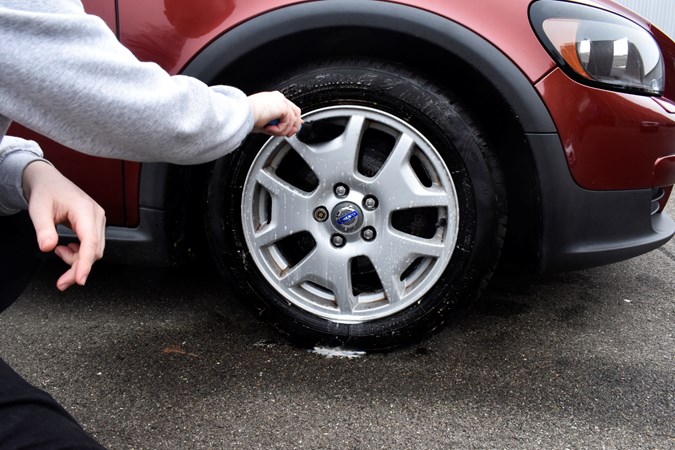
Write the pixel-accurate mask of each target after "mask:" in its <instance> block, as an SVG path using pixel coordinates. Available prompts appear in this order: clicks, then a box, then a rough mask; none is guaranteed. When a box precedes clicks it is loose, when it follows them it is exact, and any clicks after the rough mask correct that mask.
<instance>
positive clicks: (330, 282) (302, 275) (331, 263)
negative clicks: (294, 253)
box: [279, 245, 356, 314]
mask: <svg viewBox="0 0 675 450" xmlns="http://www.w3.org/2000/svg"><path fill="white" fill-rule="evenodd" d="M279 281H280V283H281V285H282V286H284V287H285V288H286V289H291V288H293V287H296V286H298V285H300V284H302V283H304V282H312V283H315V284H317V285H319V286H321V287H323V288H326V289H329V290H331V291H332V292H333V294H334V296H335V301H336V303H337V306H338V309H339V310H340V312H341V313H346V314H350V313H351V312H352V311H353V309H354V306H355V304H356V298H355V297H354V295H353V294H352V277H351V265H350V259H349V258H348V257H346V256H343V255H339V252H336V251H333V250H332V249H328V248H327V247H322V246H320V245H319V246H317V247H316V248H314V250H312V251H311V252H310V253H309V254H308V255H307V256H306V257H305V258H304V259H303V260H302V261H300V262H299V263H298V264H296V265H295V266H293V267H291V268H289V269H287V270H286V271H285V272H284V273H283V274H282V276H281V278H280V280H279Z"/></svg>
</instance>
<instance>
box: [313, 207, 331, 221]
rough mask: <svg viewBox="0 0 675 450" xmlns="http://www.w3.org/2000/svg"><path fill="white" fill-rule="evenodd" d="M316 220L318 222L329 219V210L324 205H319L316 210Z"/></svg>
mask: <svg viewBox="0 0 675 450" xmlns="http://www.w3.org/2000/svg"><path fill="white" fill-rule="evenodd" d="M314 220H316V221H317V222H325V221H326V220H328V210H327V209H326V208H324V207H323V206H319V207H318V208H316V209H315V210H314Z"/></svg>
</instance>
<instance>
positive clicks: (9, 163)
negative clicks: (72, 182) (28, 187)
mask: <svg viewBox="0 0 675 450" xmlns="http://www.w3.org/2000/svg"><path fill="white" fill-rule="evenodd" d="M34 161H45V160H44V159H43V158H42V150H40V147H39V146H38V145H37V143H36V142H34V141H27V140H24V139H20V138H16V137H11V136H5V137H4V138H2V140H0V215H2V216H7V215H10V214H14V213H17V212H19V211H21V210H22V209H28V203H27V202H26V198H25V197H24V194H23V170H24V169H25V168H26V166H27V165H28V164H30V163H32V162H34ZM45 162H47V161H45Z"/></svg>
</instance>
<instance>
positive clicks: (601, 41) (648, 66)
mask: <svg viewBox="0 0 675 450" xmlns="http://www.w3.org/2000/svg"><path fill="white" fill-rule="evenodd" d="M530 21H531V23H532V26H533V28H534V30H535V32H536V34H537V36H538V37H539V39H540V40H541V41H542V43H543V44H544V47H546V49H547V50H548V51H549V53H550V54H551V56H552V57H553V58H554V59H555V60H556V61H557V62H558V64H559V65H560V66H561V67H562V69H563V70H564V71H565V72H566V73H567V74H568V75H569V76H571V77H573V78H574V79H576V80H577V81H580V82H582V83H586V84H590V85H594V86H597V87H602V88H605V89H615V90H622V91H627V92H633V93H638V94H649V95H661V94H663V89H664V86H665V80H664V63H663V56H662V54H661V50H660V49H659V46H658V44H657V43H656V41H655V40H654V38H653V37H652V35H651V34H650V33H649V32H648V31H647V30H645V29H644V28H642V27H640V26H639V25H637V24H636V23H634V22H632V21H630V20H628V19H626V18H625V17H622V16H619V15H617V14H614V13H611V12H609V11H605V10H602V9H598V8H594V7H591V6H587V5H581V4H577V3H568V2H562V1H550V0H541V1H538V2H535V3H533V4H532V6H531V8H530Z"/></svg>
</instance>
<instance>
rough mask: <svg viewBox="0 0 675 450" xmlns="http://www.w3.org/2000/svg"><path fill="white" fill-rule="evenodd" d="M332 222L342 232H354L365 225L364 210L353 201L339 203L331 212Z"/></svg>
mask: <svg viewBox="0 0 675 450" xmlns="http://www.w3.org/2000/svg"><path fill="white" fill-rule="evenodd" d="M331 218H332V220H331V223H332V224H333V227H334V228H335V229H336V230H337V231H339V232H340V233H354V232H356V231H358V230H359V229H360V228H361V225H363V211H361V208H359V207H358V205H356V203H352V202H341V203H338V204H337V205H336V206H335V208H333V212H332V214H331Z"/></svg>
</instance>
